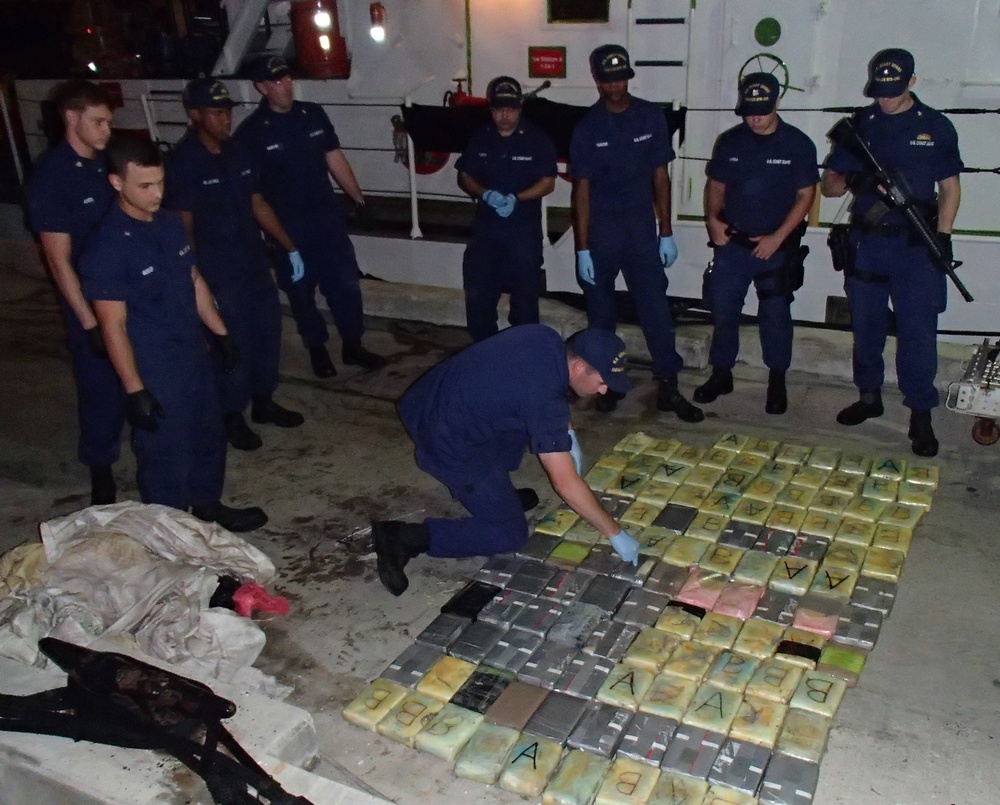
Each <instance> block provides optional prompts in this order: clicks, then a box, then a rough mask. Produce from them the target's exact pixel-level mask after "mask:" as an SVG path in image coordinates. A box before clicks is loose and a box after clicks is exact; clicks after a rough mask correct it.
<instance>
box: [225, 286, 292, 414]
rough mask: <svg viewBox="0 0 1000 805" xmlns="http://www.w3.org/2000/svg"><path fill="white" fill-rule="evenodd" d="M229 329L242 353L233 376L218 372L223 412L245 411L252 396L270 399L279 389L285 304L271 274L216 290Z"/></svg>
mask: <svg viewBox="0 0 1000 805" xmlns="http://www.w3.org/2000/svg"><path fill="white" fill-rule="evenodd" d="M213 295H214V297H215V302H216V304H217V305H218V307H219V313H221V314H222V320H223V321H224V322H225V323H226V329H227V330H229V334H230V335H231V336H232V337H233V340H234V341H235V342H236V346H237V347H238V348H239V351H240V362H239V365H238V366H237V367H236V369H235V371H234V372H233V373H232V374H229V375H227V374H225V373H224V372H222V371H221V367H219V368H218V369H217V377H218V379H219V394H220V396H221V398H222V410H223V411H225V412H226V413H235V412H238V411H242V410H243V409H244V408H246V407H247V403H249V402H250V398H251V397H268V396H270V395H271V394H273V393H274V390H275V389H276V388H277V387H278V364H279V362H280V360H281V301H280V300H279V299H278V289H277V288H276V287H275V285H274V282H273V281H272V280H271V277H270V276H269V275H264V276H263V277H261V278H260V279H256V278H255V279H253V280H250V281H248V282H244V283H241V284H239V285H235V286H229V287H223V288H215V289H213Z"/></svg>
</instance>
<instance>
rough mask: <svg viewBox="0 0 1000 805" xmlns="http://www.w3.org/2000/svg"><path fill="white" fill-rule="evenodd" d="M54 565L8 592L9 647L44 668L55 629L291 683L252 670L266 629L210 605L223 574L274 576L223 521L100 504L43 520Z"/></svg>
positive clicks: (268, 686) (278, 689)
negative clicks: (43, 643)
mask: <svg viewBox="0 0 1000 805" xmlns="http://www.w3.org/2000/svg"><path fill="white" fill-rule="evenodd" d="M40 530H41V535H42V543H43V545H44V548H45V555H46V559H47V560H48V563H49V567H48V569H47V571H46V572H45V573H44V575H43V578H42V585H41V586H36V587H33V588H28V589H22V590H20V591H19V592H17V593H15V594H13V595H12V596H9V597H8V598H6V599H0V654H3V655H5V656H8V657H12V658H14V659H17V660H20V661H21V662H26V663H29V664H32V665H37V666H40V667H41V666H44V665H45V663H46V659H45V657H44V655H41V654H40V652H39V651H38V640H39V639H40V638H42V637H45V636H46V635H52V636H55V637H60V638H61V639H64V640H69V641H70V642H73V643H78V644H80V645H85V646H86V645H89V644H90V643H92V642H93V641H94V640H95V639H96V638H97V637H98V636H105V637H109V638H115V639H118V640H122V639H124V640H126V641H134V643H135V645H136V646H137V647H138V649H139V650H140V651H141V652H143V653H145V654H149V655H152V656H154V657H159V658H161V659H163V660H166V661H167V662H169V663H171V664H172V665H174V666H176V667H178V670H179V672H182V670H181V669H183V668H190V669H193V670H197V671H200V672H201V673H202V674H203V675H204V674H207V675H209V676H211V677H214V678H217V679H222V680H224V681H227V682H237V683H239V684H242V685H243V686H244V687H249V688H251V689H256V690H261V691H263V692H265V693H267V694H268V695H271V696H279V697H280V696H285V695H287V694H288V693H289V692H290V688H285V687H284V686H282V685H279V684H278V683H277V682H276V681H275V680H274V678H273V677H270V676H267V675H265V674H263V673H262V672H261V671H259V670H257V669H256V668H253V667H252V666H253V663H254V662H255V661H256V660H257V657H258V656H259V655H260V652H261V650H262V649H263V647H264V642H265V637H264V633H263V632H262V631H261V629H260V627H259V626H257V624H255V623H254V622H253V621H251V620H250V619H248V618H242V617H240V616H239V615H237V614H236V613H235V612H232V611H230V610H227V609H218V608H209V606H208V604H209V600H210V598H211V596H212V593H213V592H214V591H215V589H216V587H217V586H218V576H220V575H231V576H236V577H237V578H240V579H242V580H243V581H257V582H260V583H266V582H268V581H270V580H271V579H273V578H274V576H275V568H274V563H273V562H271V560H270V559H268V558H267V556H265V555H264V554H263V553H262V552H261V551H259V550H258V549H257V548H255V547H254V546H252V545H250V544H249V543H248V542H246V541H245V540H243V539H241V538H240V537H238V536H236V535H235V534H232V533H230V532H229V531H226V530H225V529H223V528H220V527H219V526H217V525H214V524H209V523H204V522H202V521H201V520H198V519H196V518H194V517H192V516H191V515H189V514H186V513H184V512H181V511H178V510H176V509H171V508H169V507H167V506H157V505H143V504H139V503H133V502H127V503H118V504H114V505H111V506H92V507H90V508H87V509H83V510H82V511H79V512H76V513H74V514H71V515H68V516H66V517H60V518H57V519H55V520H50V521H49V522H47V523H42V525H41V529H40Z"/></svg>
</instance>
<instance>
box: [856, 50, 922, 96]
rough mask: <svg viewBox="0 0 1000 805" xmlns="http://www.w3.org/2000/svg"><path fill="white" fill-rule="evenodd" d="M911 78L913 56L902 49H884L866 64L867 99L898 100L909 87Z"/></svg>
mask: <svg viewBox="0 0 1000 805" xmlns="http://www.w3.org/2000/svg"><path fill="white" fill-rule="evenodd" d="M911 78H913V54H912V53H910V51H908V50H903V49H902V48H886V49H885V50H880V51H879V52H878V53H876V54H875V55H874V56H873V57H872V60H871V61H870V62H868V83H867V84H866V85H865V95H867V96H868V97H869V98H898V97H899V96H900V95H902V94H903V93H904V92H906V90H907V89H908V88H909V86H910V79H911Z"/></svg>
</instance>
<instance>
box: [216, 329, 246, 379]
mask: <svg viewBox="0 0 1000 805" xmlns="http://www.w3.org/2000/svg"><path fill="white" fill-rule="evenodd" d="M215 343H216V344H218V346H219V352H220V353H221V354H222V371H223V372H225V373H226V374H227V375H231V374H232V373H233V372H235V371H236V367H237V366H239V365H240V351H239V349H237V347H236V342H235V341H233V337H232V336H231V335H217V336H215Z"/></svg>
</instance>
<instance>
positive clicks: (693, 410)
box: [656, 377, 705, 422]
mask: <svg viewBox="0 0 1000 805" xmlns="http://www.w3.org/2000/svg"><path fill="white" fill-rule="evenodd" d="M656 407H657V409H659V410H660V411H667V412H670V411H673V412H674V413H675V414H677V417H678V418H679V419H680V420H681V421H683V422H701V421H702V420H703V419H704V418H705V413H704V412H703V411H702V410H701V409H700V408H698V407H697V406H695V405H691V403H689V402H688V401H687V400H686V399H684V395H682V394H681V393H680V391H678V390H677V378H676V377H668V378H665V379H661V380H660V387H659V388H658V389H657V392H656Z"/></svg>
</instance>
